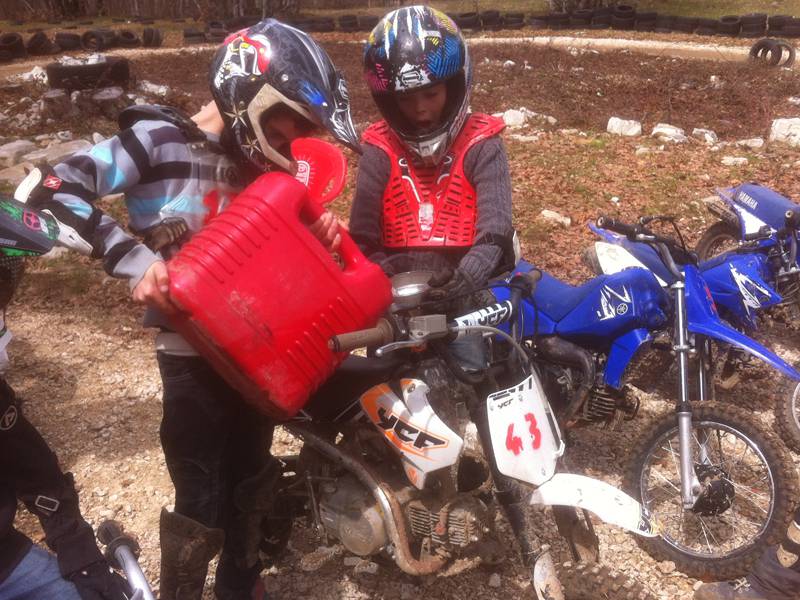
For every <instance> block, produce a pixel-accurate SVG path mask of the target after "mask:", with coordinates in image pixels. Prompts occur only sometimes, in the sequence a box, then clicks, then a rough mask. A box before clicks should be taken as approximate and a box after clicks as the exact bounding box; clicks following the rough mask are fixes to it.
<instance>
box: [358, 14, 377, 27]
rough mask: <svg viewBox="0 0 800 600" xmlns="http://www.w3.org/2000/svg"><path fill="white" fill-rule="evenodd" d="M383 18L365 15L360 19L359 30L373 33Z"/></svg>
mask: <svg viewBox="0 0 800 600" xmlns="http://www.w3.org/2000/svg"><path fill="white" fill-rule="evenodd" d="M380 20H381V18H380V17H377V16H375V15H363V16H359V17H358V28H359V30H361V31H372V30H373V29H375V26H376V25H377V24H378V21H380Z"/></svg>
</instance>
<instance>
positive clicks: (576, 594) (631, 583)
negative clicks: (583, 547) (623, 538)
mask: <svg viewBox="0 0 800 600" xmlns="http://www.w3.org/2000/svg"><path fill="white" fill-rule="evenodd" d="M557 569H558V579H559V581H560V582H561V585H562V586H563V588H564V598H565V599H566V600H601V599H602V600H655V596H653V595H652V594H651V593H650V592H649V591H647V589H646V588H645V587H644V586H643V585H642V584H641V583H639V582H638V581H636V580H634V579H631V578H630V577H628V576H627V575H624V574H622V573H619V572H618V571H613V570H611V569H609V568H608V567H606V566H604V565H601V564H597V563H584V562H581V563H573V562H565V563H562V564H560V565H559V566H558V567H557Z"/></svg>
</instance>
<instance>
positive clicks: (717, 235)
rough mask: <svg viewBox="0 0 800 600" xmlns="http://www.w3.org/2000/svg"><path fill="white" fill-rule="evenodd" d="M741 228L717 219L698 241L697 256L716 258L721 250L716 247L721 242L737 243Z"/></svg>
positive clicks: (704, 258) (703, 258)
mask: <svg viewBox="0 0 800 600" xmlns="http://www.w3.org/2000/svg"><path fill="white" fill-rule="evenodd" d="M739 237H740V233H739V230H738V229H737V228H736V227H734V226H733V225H731V224H730V223H726V222H725V221H717V222H716V223H714V224H713V225H712V226H711V227H709V228H708V229H706V230H705V231H704V232H703V235H701V236H700V240H698V242H697V246H696V247H695V252H696V253H697V257H698V258H699V259H700V260H701V261H703V260H709V259H711V258H714V256H716V255H717V254H719V252H716V251H715V248H716V247H717V245H718V244H719V243H720V242H725V241H727V242H729V244H734V245H735V244H737V243H738V241H739Z"/></svg>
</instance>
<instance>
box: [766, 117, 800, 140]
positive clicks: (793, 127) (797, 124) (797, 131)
mask: <svg viewBox="0 0 800 600" xmlns="http://www.w3.org/2000/svg"><path fill="white" fill-rule="evenodd" d="M769 141H770V142H786V143H787V144H789V145H790V146H800V118H792V119H775V120H774V121H773V122H772V128H771V129H770V132H769Z"/></svg>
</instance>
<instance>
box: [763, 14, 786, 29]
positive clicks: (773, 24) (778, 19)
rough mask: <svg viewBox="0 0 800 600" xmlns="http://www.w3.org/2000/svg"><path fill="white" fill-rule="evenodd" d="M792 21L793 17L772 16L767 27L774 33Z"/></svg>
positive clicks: (768, 19)
mask: <svg viewBox="0 0 800 600" xmlns="http://www.w3.org/2000/svg"><path fill="white" fill-rule="evenodd" d="M791 20H792V16H791V15H772V16H770V17H769V18H767V27H769V30H770V31H772V32H774V31H776V30H780V29H783V27H784V26H785V25H786V24H787V23H789V22H790V21H791Z"/></svg>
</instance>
